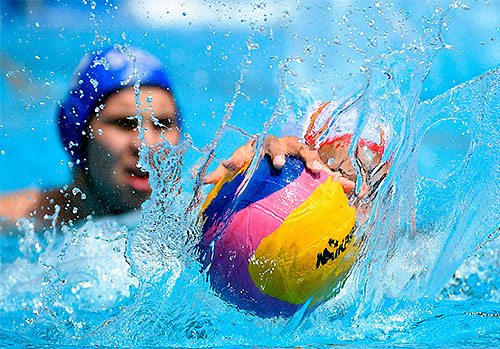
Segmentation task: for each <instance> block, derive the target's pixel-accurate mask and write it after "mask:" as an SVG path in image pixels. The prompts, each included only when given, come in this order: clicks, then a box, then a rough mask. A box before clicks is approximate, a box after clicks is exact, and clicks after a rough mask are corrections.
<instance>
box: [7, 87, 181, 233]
mask: <svg viewBox="0 0 500 349" xmlns="http://www.w3.org/2000/svg"><path fill="white" fill-rule="evenodd" d="M140 90H141V93H140V95H139V98H138V100H139V104H137V105H136V95H135V92H134V90H133V89H132V88H125V89H123V90H120V91H118V92H117V93H115V94H113V95H111V96H110V97H108V99H107V100H106V101H105V102H104V103H103V108H102V110H100V111H98V112H97V113H96V115H95V116H94V117H93V118H91V121H90V124H89V127H88V132H87V135H88V136H87V139H86V141H85V142H84V143H85V145H86V147H85V150H86V154H87V156H86V158H87V161H86V169H85V170H83V169H80V168H75V170H74V173H73V182H72V183H71V185H68V186H64V187H63V188H56V189H51V190H40V189H25V190H21V191H18V192H14V193H12V194H8V195H3V196H2V197H0V217H2V218H3V219H4V221H7V223H8V222H15V221H16V220H18V219H20V218H24V217H26V218H29V217H32V218H35V223H36V225H37V226H38V227H40V226H44V225H48V224H50V223H51V219H46V218H45V217H46V216H47V215H48V216H51V215H53V214H54V213H55V212H56V210H59V213H58V219H57V222H58V223H67V222H71V221H76V220H79V219H82V218H85V217H87V216H89V215H92V216H103V215H111V214H119V213H124V212H128V211H131V210H134V209H137V208H139V207H140V205H141V204H142V203H143V202H144V200H146V199H147V198H148V197H149V195H150V194H151V188H150V186H149V183H148V174H147V173H146V172H144V171H142V170H141V169H139V168H138V167H137V164H138V160H139V148H140V146H141V140H140V139H139V127H138V126H139V123H138V118H137V115H138V112H139V113H140V115H141V119H142V124H141V126H142V129H143V131H144V133H143V136H144V143H145V145H146V146H147V147H148V148H149V149H151V151H153V149H154V148H155V147H154V146H155V145H158V143H159V142H164V141H168V142H170V143H171V144H176V143H178V141H179V139H180V131H179V127H178V126H179V125H178V120H177V115H176V106H175V102H174V99H173V97H172V95H171V94H170V93H169V92H168V91H166V90H164V89H161V88H158V87H149V86H143V87H141V89H140ZM75 188H78V190H77V191H75V190H74V189H75ZM81 193H84V197H85V199H82V194H81ZM0 223H1V221H0Z"/></svg>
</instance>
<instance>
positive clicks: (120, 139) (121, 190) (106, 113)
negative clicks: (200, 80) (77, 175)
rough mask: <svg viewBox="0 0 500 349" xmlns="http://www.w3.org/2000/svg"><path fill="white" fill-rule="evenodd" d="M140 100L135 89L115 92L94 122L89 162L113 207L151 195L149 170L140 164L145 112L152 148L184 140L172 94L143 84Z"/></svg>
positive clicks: (95, 185) (132, 204) (100, 192)
mask: <svg viewBox="0 0 500 349" xmlns="http://www.w3.org/2000/svg"><path fill="white" fill-rule="evenodd" d="M139 100H140V104H139V106H137V105H136V96H135V93H134V90H133V89H132V88H126V89H123V90H121V91H119V92H117V93H115V94H113V95H111V96H110V97H109V98H108V99H107V100H106V102H105V104H104V108H103V109H102V110H101V111H100V112H99V113H97V114H96V116H95V117H93V118H92V119H91V121H90V131H91V134H92V135H93V137H91V138H90V139H89V140H88V147H87V151H88V153H87V164H88V176H89V179H90V183H91V186H92V187H93V188H94V189H95V190H96V194H97V195H98V197H100V198H101V199H102V200H104V201H105V202H106V203H108V204H109V205H112V207H110V208H112V210H113V211H118V212H120V211H127V210H130V209H134V208H137V207H139V206H140V205H141V203H142V202H144V201H145V200H146V199H147V198H148V197H149V195H150V194H151V188H150V186H149V183H148V177H149V176H148V174H147V173H146V172H143V171H142V170H141V169H139V168H138V167H137V163H138V160H139V147H140V145H141V140H140V139H139V138H138V136H139V127H138V126H139V125H138V120H137V119H138V118H137V110H138V107H139V111H140V114H141V116H142V125H141V127H142V128H143V130H144V141H145V143H146V145H147V146H149V147H152V146H154V145H155V144H157V143H159V142H163V141H165V140H167V141H169V142H170V143H171V144H177V143H178V141H179V138H180V132H179V124H178V118H177V110H176V106H175V102H174V99H173V98H172V95H171V94H170V93H169V92H167V91H165V90H164V89H162V88H159V87H141V93H140V96H139Z"/></svg>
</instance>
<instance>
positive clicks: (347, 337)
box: [0, 1, 500, 348]
mask: <svg viewBox="0 0 500 349" xmlns="http://www.w3.org/2000/svg"><path fill="white" fill-rule="evenodd" d="M195 3H196V4H198V5H199V6H201V9H202V10H201V12H200V10H196V8H197V7H196V6H194V5H193V6H192V7H188V6H187V5H185V4H182V5H178V6H173V7H170V8H169V7H168V6H170V5H168V4H164V2H162V1H149V2H142V1H115V2H109V1H83V2H71V1H68V2H59V3H51V2H34V3H31V2H26V3H25V4H24V5H22V4H18V3H17V2H13V1H6V2H3V3H2V7H1V8H2V15H1V59H0V62H1V68H2V74H1V77H0V86H1V87H0V88H1V90H0V91H1V95H2V101H1V104H0V105H1V110H0V137H1V139H2V141H1V143H0V169H1V170H0V192H8V191H11V190H15V189H19V188H23V187H26V186H37V187H53V186H58V185H62V184H64V183H67V182H68V181H69V180H70V174H71V169H70V168H69V167H68V164H67V161H68V157H67V156H66V154H65V153H64V150H63V149H62V147H61V145H60V144H59V138H58V134H57V125H56V124H55V121H54V115H55V111H56V108H57V106H58V101H60V100H61V99H62V98H63V96H64V93H65V90H66V88H67V85H68V83H69V81H70V78H71V74H72V71H73V69H74V67H76V65H77V64H78V60H79V59H80V57H81V56H82V54H83V53H84V52H85V51H87V50H89V49H95V48H98V47H100V45H102V44H120V45H127V44H130V45H136V46H140V47H143V48H146V49H148V50H149V51H151V52H152V53H154V54H156V55H157V56H158V57H160V59H161V60H162V61H163V62H164V63H165V65H166V66H167V68H168V69H169V70H170V71H171V74H172V79H173V83H174V86H175V96H176V99H177V101H178V104H179V106H180V108H181V111H182V115H183V117H184V118H185V130H184V132H185V133H186V137H185V138H186V142H185V143H183V144H182V145H181V146H180V147H178V148H170V147H169V145H164V147H165V149H167V150H169V153H170V154H171V158H170V160H169V161H164V162H161V163H158V164H156V165H157V166H156V167H155V169H152V170H151V172H152V173H156V176H155V175H152V176H151V177H152V183H151V184H152V187H153V188H154V192H153V196H152V199H151V200H150V201H148V202H146V203H145V204H144V206H143V210H142V213H141V212H139V213H137V214H135V215H124V216H122V217H112V218H104V219H95V220H91V221H88V222H82V224H81V225H78V226H73V227H63V228H62V233H61V232H60V231H53V230H50V229H49V230H46V231H42V232H35V231H34V230H33V227H32V225H31V223H30V222H29V221H27V220H26V221H20V222H18V223H17V224H16V226H15V227H9V228H2V230H0V234H1V236H0V274H1V276H0V277H1V279H2V280H4V282H3V283H2V286H0V346H16V345H17V346H28V347H37V346H38V347H43V346H46V347H55V346H59V347H95V346H103V347H105V346H110V347H111V346H118V347H193V348H198V347H236V346H252V347H254V346H255V347H298V346H301V347H302V346H306V347H307V346H310V347H334V346H347V345H349V346H354V347H356V346H375V347H378V346H382V347H385V346H403V347H404V346H409V347H420V346H438V347H439V346H442V347H450V346H467V347H488V348H489V347H497V346H500V294H499V289H500V276H499V273H498V270H500V253H499V251H500V240H499V238H498V235H499V226H500V225H499V224H500V216H499V213H500V204H499V200H498V196H499V195H500V167H499V166H500V165H499V164H500V158H499V154H500V152H499V151H498V150H499V149H500V148H499V147H500V138H499V133H498V129H499V127H500V121H499V115H500V110H499V105H500V103H499V102H500V101H499V86H500V85H499V82H500V78H499V75H500V72H499V65H498V62H499V61H500V45H499V44H498V42H499V40H500V38H499V37H498V34H499V31H500V27H499V23H500V17H499V16H500V8H499V4H498V3H497V2H494V1H453V2H452V1H439V2H437V3H436V2H427V1H424V2H415V3H409V2H406V1H401V2H394V3H387V2H378V1H374V2H370V3H366V2H364V1H359V2H357V1H342V2H336V1H332V2H323V1H310V2H307V3H304V2H284V3H279V4H274V3H265V2H263V3H259V4H248V6H247V4H246V3H241V2H231V1H229V2H199V3H198V2H195ZM30 4H31V5H30ZM245 6H246V7H245ZM250 10H251V11H250ZM197 11H198V12H197ZM239 13H246V14H247V15H245V16H241V15H239ZM141 14H142V15H141ZM478 19H480V20H478ZM356 93H358V94H360V95H361V96H362V97H361V98H360V99H359V102H357V104H355V105H354V106H353V108H355V109H356V110H359V111H361V115H365V116H366V117H365V119H364V121H365V124H363V122H360V123H359V124H358V125H357V126H356V127H357V128H356V130H357V131H360V132H361V131H363V128H364V127H366V124H369V123H374V122H375V123H382V124H390V125H391V138H390V142H389V144H388V150H387V151H386V154H385V156H386V157H387V158H388V159H389V158H390V159H391V161H392V162H393V166H392V168H391V171H390V174H389V176H388V178H387V179H386V181H385V182H384V183H383V185H382V186H381V187H380V192H379V194H378V196H377V199H376V200H375V202H374V209H373V210H372V214H371V216H370V219H369V220H368V221H367V223H366V224H363V225H362V226H360V227H359V229H358V232H357V234H359V236H361V237H362V238H363V241H364V245H363V246H364V249H363V253H362V254H361V256H360V258H359V260H358V262H357V264H356V265H355V267H354V268H353V270H352V272H351V274H350V275H349V278H348V279H347V280H346V283H345V285H344V287H343V289H342V290H341V291H340V292H339V293H338V295H336V296H335V297H333V298H332V299H330V300H329V301H327V302H326V303H324V304H322V305H320V306H319V307H317V308H316V309H313V310H312V311H306V310H305V309H304V311H303V312H300V313H298V314H297V315H296V316H295V317H293V318H291V319H283V318H271V319H263V318H259V317H256V316H254V315H252V314H250V313H246V312H244V311H241V310H239V309H237V308H236V307H235V306H234V305H232V304H228V303H226V302H224V301H223V300H221V299H220V298H219V297H218V296H217V295H216V294H215V292H214V291H213V290H212V289H211V288H210V284H209V282H207V278H206V275H204V273H203V272H200V270H201V268H200V264H199V263H198V261H197V258H196V254H195V252H194V250H195V248H194V247H195V245H196V243H197V241H198V239H199V222H198V213H199V210H200V205H199V202H197V201H196V200H193V196H194V197H197V196H196V195H198V194H200V197H201V198H202V197H203V195H204V194H205V192H206V191H207V188H204V187H202V188H199V187H197V185H196V178H193V177H192V173H193V171H192V169H193V168H194V167H195V166H198V165H199V164H200V162H203V161H204V160H206V158H207V154H208V153H209V152H210V151H212V150H213V151H214V154H215V159H214V161H213V162H212V163H211V164H210V169H213V168H214V167H215V166H216V165H217V163H218V162H220V161H221V160H222V159H224V158H226V157H227V156H229V155H230V154H231V152H232V150H233V149H235V147H237V146H239V145H241V144H243V143H244V142H245V141H246V140H247V139H248V138H249V136H250V135H255V136H256V137H257V139H259V140H261V139H262V137H263V133H262V132H263V131H264V130H268V131H269V132H272V133H277V134H280V133H284V134H287V133H290V132H292V131H293V132H295V133H297V132H296V131H297V128H299V129H300V127H301V126H300V123H301V122H302V119H303V116H304V114H306V110H307V108H308V107H310V106H311V105H312V104H313V103H314V102H315V101H317V100H331V99H333V100H339V101H342V100H346V99H348V98H349V97H351V96H352V95H354V94H356ZM266 122H267V123H266ZM265 123H266V124H265ZM264 124H265V126H264ZM293 132H292V133H293ZM259 137H260V138H259ZM181 162H183V164H184V165H183V166H182V167H179V166H180V163H181ZM155 171H156V172H155ZM180 174H182V180H180V181H179V182H174V183H172V181H167V180H166V178H172V177H169V176H171V175H180ZM198 189H199V190H200V192H199V193H198V191H197V190H198ZM162 192H163V193H164V192H170V193H179V194H178V195H172V196H167V197H163V196H161V195H162V194H161V193H162Z"/></svg>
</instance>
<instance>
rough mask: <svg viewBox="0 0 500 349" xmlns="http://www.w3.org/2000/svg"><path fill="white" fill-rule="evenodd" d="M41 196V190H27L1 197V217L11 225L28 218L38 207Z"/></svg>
mask: <svg viewBox="0 0 500 349" xmlns="http://www.w3.org/2000/svg"><path fill="white" fill-rule="evenodd" d="M41 196H42V192H41V191H40V190H39V189H25V190H20V191H17V192H13V193H10V194H5V195H2V196H0V217H1V218H3V220H4V221H6V222H10V223H13V222H15V221H17V220H18V219H21V218H28V217H29V216H30V213H31V212H33V210H34V209H35V208H36V207H37V206H38V204H39V202H40V199H41Z"/></svg>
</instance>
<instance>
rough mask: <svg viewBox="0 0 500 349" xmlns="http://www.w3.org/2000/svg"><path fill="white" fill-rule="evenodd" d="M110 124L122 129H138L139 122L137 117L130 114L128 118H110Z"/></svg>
mask: <svg viewBox="0 0 500 349" xmlns="http://www.w3.org/2000/svg"><path fill="white" fill-rule="evenodd" d="M108 123H109V124H111V125H113V126H116V127H119V128H121V129H122V130H126V131H133V130H135V129H137V127H138V123H137V117H135V116H129V117H127V118H121V119H114V120H109V121H108Z"/></svg>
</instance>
